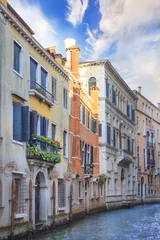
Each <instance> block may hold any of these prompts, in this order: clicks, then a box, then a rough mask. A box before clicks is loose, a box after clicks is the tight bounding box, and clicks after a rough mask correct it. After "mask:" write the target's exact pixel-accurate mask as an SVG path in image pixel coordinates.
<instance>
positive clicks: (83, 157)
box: [80, 140, 85, 166]
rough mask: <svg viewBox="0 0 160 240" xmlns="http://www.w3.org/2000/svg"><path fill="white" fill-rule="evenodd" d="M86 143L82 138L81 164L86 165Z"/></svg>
mask: <svg viewBox="0 0 160 240" xmlns="http://www.w3.org/2000/svg"><path fill="white" fill-rule="evenodd" d="M84 148H85V145H84V142H82V141H81V140H80V149H81V165H82V166H84V160H85V152H84V151H85V149H84Z"/></svg>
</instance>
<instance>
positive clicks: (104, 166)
mask: <svg viewBox="0 0 160 240" xmlns="http://www.w3.org/2000/svg"><path fill="white" fill-rule="evenodd" d="M80 75H81V79H82V80H83V83H84V87H85V88H86V89H88V91H89V87H90V86H92V85H96V86H98V87H99V120H100V127H99V130H100V132H101V137H100V172H101V174H105V175H106V176H107V181H106V188H105V190H106V193H105V194H106V206H107V208H115V207H118V206H121V205H122V204H128V203H131V202H132V201H133V200H134V199H135V196H136V168H135V167H136V162H135V160H136V158H135V109H136V100H137V97H136V96H135V95H134V93H133V92H132V90H131V89H130V88H129V86H128V85H127V84H126V83H125V81H124V80H123V79H122V78H121V77H120V75H119V74H118V73H117V72H116V70H115V69H114V68H113V66H112V65H111V63H110V62H109V61H108V60H104V61H91V62H82V63H80Z"/></svg>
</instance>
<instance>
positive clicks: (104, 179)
mask: <svg viewBox="0 0 160 240" xmlns="http://www.w3.org/2000/svg"><path fill="white" fill-rule="evenodd" d="M106 180H107V176H106V175H105V174H101V175H99V181H98V184H99V186H102V185H103V184H105V182H106Z"/></svg>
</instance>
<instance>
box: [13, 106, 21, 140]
mask: <svg viewBox="0 0 160 240" xmlns="http://www.w3.org/2000/svg"><path fill="white" fill-rule="evenodd" d="M21 123H22V121H21V103H19V102H13V139H14V140H16V141H21V139H22V131H21Z"/></svg>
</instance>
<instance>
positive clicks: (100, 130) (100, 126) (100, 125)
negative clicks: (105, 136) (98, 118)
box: [99, 123, 102, 137]
mask: <svg viewBox="0 0 160 240" xmlns="http://www.w3.org/2000/svg"><path fill="white" fill-rule="evenodd" d="M99 137H102V123H99Z"/></svg>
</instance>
